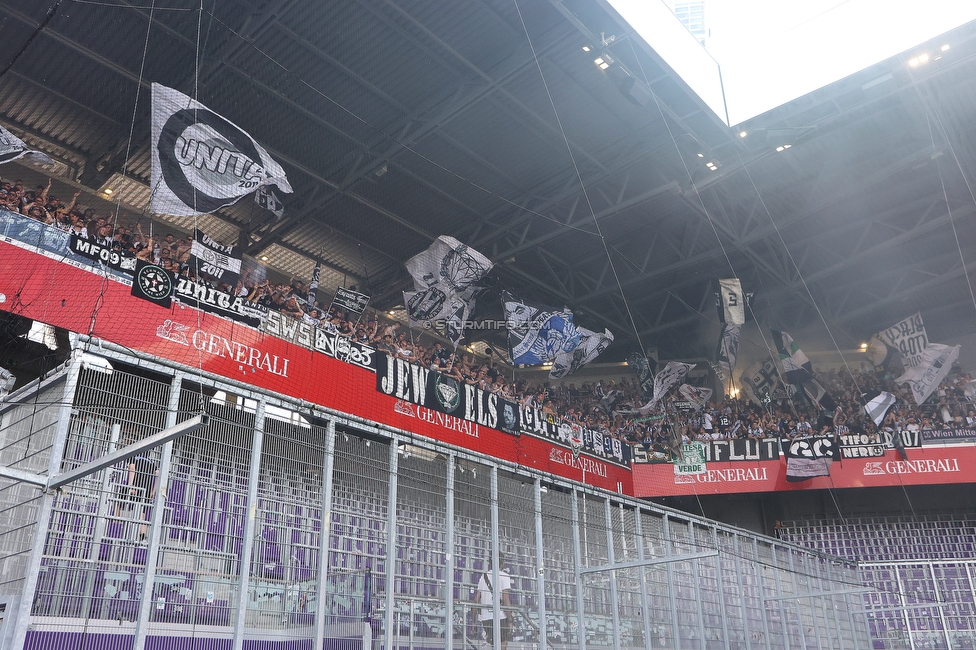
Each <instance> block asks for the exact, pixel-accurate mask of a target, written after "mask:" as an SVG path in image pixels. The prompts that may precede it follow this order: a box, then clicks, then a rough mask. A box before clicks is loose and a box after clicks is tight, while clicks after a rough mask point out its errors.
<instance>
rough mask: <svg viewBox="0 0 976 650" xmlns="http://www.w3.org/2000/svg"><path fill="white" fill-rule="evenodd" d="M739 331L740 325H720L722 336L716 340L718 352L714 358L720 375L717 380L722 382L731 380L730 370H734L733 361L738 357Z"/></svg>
mask: <svg viewBox="0 0 976 650" xmlns="http://www.w3.org/2000/svg"><path fill="white" fill-rule="evenodd" d="M741 329H742V326H741V325H736V324H734V323H722V334H721V336H720V337H719V340H718V352H717V353H716V355H715V356H716V361H717V365H718V369H719V371H720V373H721V376H720V377H719V378H720V379H721V380H722V381H723V382H724V381H725V380H726V379H731V378H732V370H734V369H735V361H736V359H737V358H738V357H739V331H740V330H741Z"/></svg>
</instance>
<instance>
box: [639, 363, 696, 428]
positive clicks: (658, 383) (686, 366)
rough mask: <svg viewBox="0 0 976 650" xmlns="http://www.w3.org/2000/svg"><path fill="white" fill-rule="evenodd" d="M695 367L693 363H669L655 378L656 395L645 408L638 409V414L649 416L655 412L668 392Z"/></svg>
mask: <svg viewBox="0 0 976 650" xmlns="http://www.w3.org/2000/svg"><path fill="white" fill-rule="evenodd" d="M694 367H695V364H693V363H682V362H680V361H668V365H666V366H664V369H663V370H661V372H659V373H657V376H656V377H655V378H654V395H653V396H652V397H651V400H650V401H649V402H648V403H647V404H645V405H644V406H642V407H640V408H639V409H637V412H638V413H640V414H641V415H648V414H649V413H650V412H651V411H653V410H654V407H655V406H657V404H658V402H660V401H661V398H662V397H664V396H665V395H667V393H668V391H669V390H671V389H672V388H673V387H674V386H675V385H677V384H678V383H679V382H681V381H682V380H683V379H684V378H685V376H686V375H687V374H688V371H689V370H691V369H692V368H694Z"/></svg>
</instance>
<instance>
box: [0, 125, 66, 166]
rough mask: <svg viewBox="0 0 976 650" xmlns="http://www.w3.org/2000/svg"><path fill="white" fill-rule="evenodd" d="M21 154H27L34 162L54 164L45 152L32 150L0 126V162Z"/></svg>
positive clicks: (8, 160) (16, 157)
mask: <svg viewBox="0 0 976 650" xmlns="http://www.w3.org/2000/svg"><path fill="white" fill-rule="evenodd" d="M22 156H28V157H29V159H30V161H31V162H36V163H39V164H41V165H53V164H54V161H53V160H51V159H50V158H49V157H48V155H47V154H46V153H43V152H41V151H34V150H33V149H31V148H29V147H28V146H27V145H26V144H25V143H24V141H23V140H21V139H20V138H18V137H17V136H15V135H14V134H13V133H11V132H10V131H8V130H7V129H5V128H3V127H2V126H0V164H3V163H5V162H10V161H11V160H17V159H18V158H20V157H22Z"/></svg>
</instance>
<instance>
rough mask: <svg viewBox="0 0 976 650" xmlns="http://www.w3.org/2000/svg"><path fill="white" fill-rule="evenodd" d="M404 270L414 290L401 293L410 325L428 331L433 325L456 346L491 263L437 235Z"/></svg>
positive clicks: (449, 239)
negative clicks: (425, 328)
mask: <svg viewBox="0 0 976 650" xmlns="http://www.w3.org/2000/svg"><path fill="white" fill-rule="evenodd" d="M405 266H406V267H407V271H408V272H409V273H410V275H411V277H413V283H414V289H415V290H414V291H404V292H403V302H404V304H405V305H406V307H407V316H408V317H409V319H410V324H411V325H423V326H424V327H430V326H431V324H432V323H433V324H434V325H435V326H437V327H439V328H440V329H443V330H444V332H445V334H446V336H447V337H448V338H449V339H451V340H452V341H453V342H454V345H457V344H458V341H460V340H461V337H462V336H463V335H464V324H465V323H466V322H467V320H468V316H469V315H470V313H471V309H472V308H473V305H474V299H475V298H476V297H477V295H478V294H479V293H480V292H481V289H482V288H481V287H480V286H478V285H477V283H478V281H479V280H481V279H482V278H483V277H485V275H487V274H488V272H489V271H490V270H491V268H492V263H491V260H489V259H488V258H487V257H485V256H484V255H482V254H481V253H479V252H478V251H476V250H474V249H473V248H470V247H469V246H467V245H465V244H462V243H461V242H459V241H458V240H457V239H455V238H454V237H449V236H448V235H441V236H440V237H438V238H437V239H436V240H434V243H433V244H431V245H430V246H429V247H428V248H427V250H425V251H423V252H421V253H418V254H416V255H414V256H413V257H411V258H410V259H409V260H407V262H406V264H405Z"/></svg>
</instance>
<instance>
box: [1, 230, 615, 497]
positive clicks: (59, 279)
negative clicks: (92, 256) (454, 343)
mask: <svg viewBox="0 0 976 650" xmlns="http://www.w3.org/2000/svg"><path fill="white" fill-rule="evenodd" d="M130 290H131V289H130V287H129V286H128V285H127V284H125V283H123V282H120V281H119V280H117V279H116V278H114V277H112V276H109V277H107V278H105V277H102V276H101V274H99V273H94V272H92V271H91V270H88V269H87V268H81V267H80V265H75V264H74V263H69V262H66V261H62V260H59V259H55V258H53V257H51V256H48V255H46V254H41V253H37V252H35V251H33V250H29V249H25V248H23V247H21V246H20V245H17V244H14V243H11V242H9V241H0V294H2V296H0V309H3V310H4V311H9V312H13V313H16V314H20V315H22V316H25V317H27V318H30V319H32V320H36V321H40V322H42V323H47V324H50V325H54V326H57V327H62V328H64V329H67V330H70V331H73V332H79V333H82V334H90V335H92V336H95V337H98V338H100V339H103V340H105V341H109V342H111V343H115V344H118V345H122V346H125V347H127V348H130V349H132V350H135V351H138V352H142V353H145V354H149V355H152V356H154V357H159V358H161V359H166V360H169V361H172V362H175V363H178V364H182V365H184V366H188V367H190V368H197V369H200V370H201V371H203V372H206V373H212V374H214V375H219V376H221V377H226V378H229V379H233V380H236V381H240V382H245V383H247V384H250V385H253V386H255V387H258V388H261V389H265V390H270V391H274V392H276V393H280V394H283V395H288V396H290V397H293V398H298V399H301V400H305V401H306V402H310V403H313V404H318V405H321V406H323V407H326V408H330V409H335V410H337V411H341V412H343V413H348V414H350V415H354V416H358V417H361V418H364V419H366V420H369V421H371V422H377V423H381V424H385V425H388V426H391V427H395V428H397V429H401V430H404V431H408V432H412V433H414V434H417V435H420V436H424V437H427V438H432V439H435V440H439V441H441V442H445V443H448V444H451V445H455V446H457V447H461V448H464V449H470V450H472V451H477V452H481V453H484V454H487V455H490V456H493V457H496V458H500V459H503V460H507V461H511V462H515V463H518V464H519V465H522V466H525V467H531V468H533V469H536V470H541V471H543V472H548V473H551V474H555V475H557V476H561V477H564V478H567V479H571V480H575V481H583V482H585V483H587V484H589V485H595V486H598V487H601V488H605V489H608V490H613V491H618V490H619V491H622V492H624V493H625V494H630V493H631V489H632V484H631V473H630V471H629V470H628V469H627V468H625V467H620V466H616V465H613V464H611V463H607V462H604V461H602V460H600V459H598V458H593V457H590V456H587V455H585V454H583V455H580V456H579V457H578V458H576V459H574V458H573V454H572V452H571V451H570V450H569V449H568V448H564V447H560V446H557V445H553V444H551V443H549V442H547V441H545V440H542V439H539V438H535V437H533V436H529V435H522V436H519V437H516V436H512V435H509V434H506V433H503V432H501V431H497V430H495V429H491V428H488V427H485V426H479V425H478V424H476V423H472V422H468V421H461V420H458V419H457V418H454V419H453V420H452V419H447V418H444V417H443V414H437V413H433V412H428V410H427V409H424V408H423V407H418V406H417V405H412V404H404V403H398V400H397V399H396V398H395V397H393V396H389V395H384V394H382V393H380V392H378V391H377V390H376V376H375V374H374V373H373V372H371V371H370V370H367V369H365V368H362V367H359V366H356V365H352V364H350V363H346V362H343V361H339V360H337V359H334V358H332V357H329V356H327V355H325V354H322V353H320V352H317V351H313V350H310V349H308V348H305V347H302V346H299V345H295V344H293V343H289V342H287V341H284V340H282V339H279V338H277V337H274V336H270V335H268V334H264V333H262V332H260V331H258V330H256V329H254V328H252V327H248V326H246V325H242V324H240V323H236V322H234V321H232V320H228V319H225V318H222V317H219V316H215V315H213V314H209V313H206V312H203V311H200V310H198V309H195V308H192V307H186V306H183V305H181V304H179V303H177V302H174V303H173V305H172V307H170V308H164V307H160V306H158V305H155V304H153V303H150V302H148V301H145V300H141V299H139V298H134V297H132V295H131V294H130ZM438 416H440V417H438ZM448 417H450V416H448ZM455 420H458V421H455Z"/></svg>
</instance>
